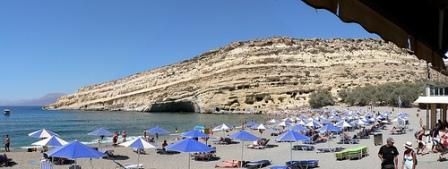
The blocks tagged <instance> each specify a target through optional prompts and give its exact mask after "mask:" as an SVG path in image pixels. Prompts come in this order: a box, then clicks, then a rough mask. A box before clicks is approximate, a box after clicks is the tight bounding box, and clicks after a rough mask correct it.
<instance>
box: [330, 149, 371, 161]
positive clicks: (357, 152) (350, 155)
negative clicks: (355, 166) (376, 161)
mask: <svg viewBox="0 0 448 169" xmlns="http://www.w3.org/2000/svg"><path fill="white" fill-rule="evenodd" d="M335 155H336V160H345V159H350V160H353V159H361V158H363V157H365V156H367V155H368V149H367V147H366V146H360V147H354V148H350V149H345V150H344V151H341V152H337V153H335Z"/></svg>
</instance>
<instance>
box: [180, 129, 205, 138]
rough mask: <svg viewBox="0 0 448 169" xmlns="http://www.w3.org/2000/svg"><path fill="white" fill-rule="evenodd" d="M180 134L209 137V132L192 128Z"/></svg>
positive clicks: (190, 136) (192, 136) (189, 136)
mask: <svg viewBox="0 0 448 169" xmlns="http://www.w3.org/2000/svg"><path fill="white" fill-rule="evenodd" d="M180 135H181V136H184V137H188V138H208V135H207V134H205V133H204V132H202V131H199V130H190V131H187V132H183V133H182V134H180Z"/></svg>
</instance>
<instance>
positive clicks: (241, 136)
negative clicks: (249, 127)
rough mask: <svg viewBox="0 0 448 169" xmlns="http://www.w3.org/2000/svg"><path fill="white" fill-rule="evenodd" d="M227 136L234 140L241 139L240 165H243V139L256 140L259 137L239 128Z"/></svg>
mask: <svg viewBox="0 0 448 169" xmlns="http://www.w3.org/2000/svg"><path fill="white" fill-rule="evenodd" d="M229 137H230V138H232V139H235V140H241V166H243V157H244V156H243V155H244V141H256V140H258V139H259V138H258V137H257V136H255V135H253V134H251V133H249V132H247V131H245V130H240V131H239V132H237V133H233V134H231V135H230V136H229Z"/></svg>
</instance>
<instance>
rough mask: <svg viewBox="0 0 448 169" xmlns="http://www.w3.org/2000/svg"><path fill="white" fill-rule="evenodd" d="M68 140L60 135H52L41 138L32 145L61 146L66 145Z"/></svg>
mask: <svg viewBox="0 0 448 169" xmlns="http://www.w3.org/2000/svg"><path fill="white" fill-rule="evenodd" d="M66 144H67V142H66V141H65V140H63V139H61V138H59V137H58V136H55V135H53V136H51V137H48V138H46V139H43V140H40V141H38V142H35V143H33V144H31V145H33V146H48V147H59V146H63V145H66Z"/></svg>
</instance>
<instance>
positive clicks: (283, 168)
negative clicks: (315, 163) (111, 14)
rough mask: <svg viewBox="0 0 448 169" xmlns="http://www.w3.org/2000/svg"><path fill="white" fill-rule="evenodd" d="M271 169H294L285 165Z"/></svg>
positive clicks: (271, 168)
mask: <svg viewBox="0 0 448 169" xmlns="http://www.w3.org/2000/svg"><path fill="white" fill-rule="evenodd" d="M270 169H292V168H291V167H288V166H285V165H283V166H279V165H276V166H272V167H270Z"/></svg>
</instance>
